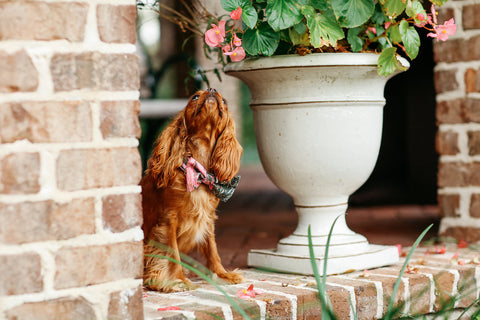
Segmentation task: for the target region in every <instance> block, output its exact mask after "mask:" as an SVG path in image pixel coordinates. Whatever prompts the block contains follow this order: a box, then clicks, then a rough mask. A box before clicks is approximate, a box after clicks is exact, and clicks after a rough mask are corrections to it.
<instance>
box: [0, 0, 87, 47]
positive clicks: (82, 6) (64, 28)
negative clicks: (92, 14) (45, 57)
mask: <svg viewBox="0 0 480 320" xmlns="http://www.w3.org/2000/svg"><path fill="white" fill-rule="evenodd" d="M87 13H88V4H87V3H80V2H73V1H69V2H53V3H49V2H43V1H25V0H20V1H0V17H2V18H1V19H0V39H2V40H59V39H65V40H69V41H72V42H79V41H82V40H83V38H84V34H85V25H86V22H87Z"/></svg>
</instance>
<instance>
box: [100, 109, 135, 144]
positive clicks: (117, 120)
mask: <svg viewBox="0 0 480 320" xmlns="http://www.w3.org/2000/svg"><path fill="white" fill-rule="evenodd" d="M139 113H140V102H139V101H104V102H102V105H101V111H100V130H101V131H102V135H103V137H104V138H116V137H136V138H140V135H141V130H140V122H139V120H138V114H139Z"/></svg>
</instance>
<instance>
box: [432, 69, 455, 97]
mask: <svg viewBox="0 0 480 320" xmlns="http://www.w3.org/2000/svg"><path fill="white" fill-rule="evenodd" d="M456 73H457V70H442V71H435V73H434V81H435V91H436V92H437V93H442V92H446V91H453V90H456V89H458V82H457V79H456Z"/></svg>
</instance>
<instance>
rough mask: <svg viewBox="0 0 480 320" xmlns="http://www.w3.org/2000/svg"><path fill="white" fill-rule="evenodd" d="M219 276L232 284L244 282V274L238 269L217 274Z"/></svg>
mask: <svg viewBox="0 0 480 320" xmlns="http://www.w3.org/2000/svg"><path fill="white" fill-rule="evenodd" d="M217 275H218V277H219V278H221V279H222V280H224V281H226V282H228V283H230V284H236V283H241V282H243V276H242V273H241V272H240V271H238V270H237V269H235V270H233V271H230V272H225V273H221V274H217Z"/></svg>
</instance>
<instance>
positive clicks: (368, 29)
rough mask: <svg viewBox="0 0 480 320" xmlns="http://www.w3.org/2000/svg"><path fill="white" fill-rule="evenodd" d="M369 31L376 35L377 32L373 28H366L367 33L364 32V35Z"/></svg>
mask: <svg viewBox="0 0 480 320" xmlns="http://www.w3.org/2000/svg"><path fill="white" fill-rule="evenodd" d="M370 31H371V32H372V33H373V34H374V35H376V34H377V30H376V29H375V28H374V27H368V28H367V31H365V33H367V34H368V33H369V32H370Z"/></svg>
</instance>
